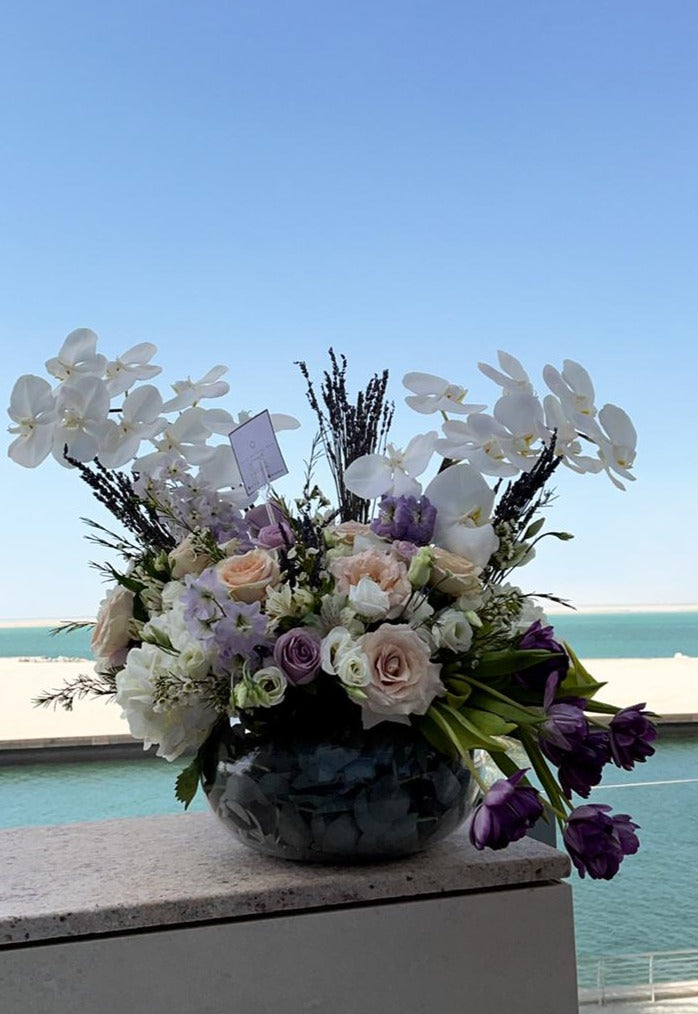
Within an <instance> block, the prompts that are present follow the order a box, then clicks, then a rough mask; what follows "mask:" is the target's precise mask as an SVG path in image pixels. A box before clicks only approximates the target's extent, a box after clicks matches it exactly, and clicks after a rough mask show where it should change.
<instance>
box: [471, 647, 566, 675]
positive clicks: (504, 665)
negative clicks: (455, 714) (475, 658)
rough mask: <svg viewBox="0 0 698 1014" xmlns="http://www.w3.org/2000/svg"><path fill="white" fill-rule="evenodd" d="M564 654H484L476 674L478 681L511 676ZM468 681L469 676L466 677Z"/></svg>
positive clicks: (519, 651)
mask: <svg viewBox="0 0 698 1014" xmlns="http://www.w3.org/2000/svg"><path fill="white" fill-rule="evenodd" d="M563 657H564V652H556V651H545V650H544V649H542V648H528V649H505V650H502V651H485V652H483V654H482V656H481V658H480V662H479V663H478V666H477V668H476V669H475V670H474V672H475V673H476V674H477V677H478V679H482V678H483V677H489V678H492V677H495V676H510V675H511V674H512V673H514V672H522V671H523V670H524V669H530V668H531V667H532V666H534V665H538V663H540V662H549V661H550V659H552V658H563ZM464 678H465V679H467V676H464Z"/></svg>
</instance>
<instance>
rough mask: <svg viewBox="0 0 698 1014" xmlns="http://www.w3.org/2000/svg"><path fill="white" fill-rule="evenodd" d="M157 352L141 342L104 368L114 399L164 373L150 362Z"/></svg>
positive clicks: (148, 343) (110, 392)
mask: <svg viewBox="0 0 698 1014" xmlns="http://www.w3.org/2000/svg"><path fill="white" fill-rule="evenodd" d="M156 352H157V348H156V347H155V345H152V344H151V343H150V342H141V343H140V344H139V345H134V346H133V347H132V348H130V349H128V351H126V352H124V353H123V355H121V356H117V357H116V359H113V360H112V361H111V362H109V363H107V365H106V366H105V368H104V380H105V382H106V385H107V390H108V391H109V394H110V395H111V397H112V398H115V397H116V396H117V395H119V394H123V393H124V392H125V391H128V390H129V388H130V387H133V385H134V384H135V383H136V381H138V380H152V378H153V377H157V375H158V373H162V367H161V366H152V365H150V360H151V359H152V358H153V356H154V355H155V353H156ZM161 400H162V399H161Z"/></svg>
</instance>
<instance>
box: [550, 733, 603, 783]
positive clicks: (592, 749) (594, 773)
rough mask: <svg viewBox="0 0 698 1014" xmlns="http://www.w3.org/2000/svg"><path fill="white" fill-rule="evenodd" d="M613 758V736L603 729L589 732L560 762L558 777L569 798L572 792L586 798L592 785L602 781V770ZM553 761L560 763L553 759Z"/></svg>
mask: <svg viewBox="0 0 698 1014" xmlns="http://www.w3.org/2000/svg"><path fill="white" fill-rule="evenodd" d="M610 759H611V738H610V736H609V734H608V733H607V732H606V731H605V730H603V729H594V730H593V731H591V732H589V733H588V735H587V736H586V738H585V740H584V741H583V742H582V743H580V744H579V745H578V746H576V747H575V748H574V750H573V751H571V752H570V753H566V754H564V755H563V757H562V759H561V760H560V762H559V767H558V777H559V779H560V785H561V786H562V791H563V792H564V793H565V795H566V796H567V798H568V799H571V798H572V793H573V792H576V793H577V795H578V796H583V797H584V798H585V799H586V797H587V796H588V795H589V792H590V790H591V787H592V786H593V785H598V784H599V782H600V781H601V772H602V771H603V768H604V766H605V765H606V764H608V762H609V761H610ZM553 763H558V762H557V761H555V760H553Z"/></svg>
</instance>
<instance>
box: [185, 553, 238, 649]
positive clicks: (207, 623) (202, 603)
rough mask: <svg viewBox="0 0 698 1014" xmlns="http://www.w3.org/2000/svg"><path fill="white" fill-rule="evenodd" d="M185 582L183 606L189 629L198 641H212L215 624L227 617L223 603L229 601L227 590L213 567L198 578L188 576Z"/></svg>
mask: <svg viewBox="0 0 698 1014" xmlns="http://www.w3.org/2000/svg"><path fill="white" fill-rule="evenodd" d="M184 582H185V584H186V589H185V590H184V591H183V592H182V605H183V606H184V622H185V623H186V625H187V629H188V631H189V633H190V634H191V635H192V637H195V638H196V639H197V640H199V641H202V642H206V641H210V640H211V639H212V638H213V635H214V626H215V624H216V623H217V622H218V620H220V619H221V617H222V616H224V615H225V611H224V608H223V605H222V603H225V602H226V601H228V593H227V590H226V588H225V587H224V586H223V584H222V583H221V581H220V580H219V578H218V575H217V574H216V571H215V570H214V568H213V567H208V568H207V569H206V570H204V571H202V573H201V574H199V576H198V577H194V576H193V575H192V574H187V576H186V577H185V579H184Z"/></svg>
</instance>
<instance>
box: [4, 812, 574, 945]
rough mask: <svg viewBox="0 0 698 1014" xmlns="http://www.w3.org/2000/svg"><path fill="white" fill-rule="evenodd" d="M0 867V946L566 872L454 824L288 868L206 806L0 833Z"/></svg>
mask: <svg viewBox="0 0 698 1014" xmlns="http://www.w3.org/2000/svg"><path fill="white" fill-rule="evenodd" d="M0 866H1V868H2V870H3V878H2V886H0V945H4V946H8V945H9V946H16V945H22V944H31V943H38V942H41V941H49V940H56V939H66V938H75V937H81V936H86V935H90V936H94V935H104V934H110V933H123V932H134V931H138V930H143V929H152V928H155V927H166V926H175V925H177V924H183V923H184V924H195V923H205V922H211V921H214V920H221V919H222V920H234V919H246V918H249V917H253V916H260V915H267V916H268V915H275V914H277V915H278V914H282V913H290V912H293V911H303V910H308V909H319V908H327V907H336V906H343V905H356V904H363V905H366V904H368V905H370V904H373V903H375V902H379V901H380V902H386V901H409V900H410V899H416V898H424V897H439V896H443V895H445V894H452V893H468V892H473V891H483V890H490V889H496V888H502V887H512V886H531V885H534V884H537V883H545V882H548V881H552V880H559V879H560V878H561V877H565V876H567V874H568V873H569V869H570V865H569V860H568V858H567V856H566V855H564V854H562V853H560V852H557V851H556V850H555V849H552V848H550V847H549V846H547V845H543V844H542V843H540V842H537V841H534V840H532V839H530V838H525V839H522V840H521V841H518V842H515V843H514V844H513V845H511V846H510V847H509V848H507V849H505V850H503V851H500V852H492V851H489V850H485V851H483V852H478V851H477V850H476V849H474V848H473V847H472V846H471V844H470V842H469V841H468V839H467V837H466V836H465V835H464V834H463V832H462V831H460V832H456V833H455V834H453V835H451V837H450V838H448V839H446V841H444V842H441V843H440V844H438V845H436V846H434V847H433V848H431V849H430V850H429V851H428V852H426V853H423V854H420V855H416V856H410V857H407V858H405V859H400V860H395V861H391V862H386V863H380V864H370V865H368V864H367V865H356V866H320V865H317V866H315V865H303V864H297V863H290V862H286V861H283V860H274V859H270V858H268V857H266V856H262V855H258V854H257V853H255V852H253V851H251V850H249V849H247V848H245V846H243V845H241V844H240V843H239V842H238V841H237V839H236V838H235V836H234V835H233V834H231V833H229V832H227V831H226V830H225V828H223V827H222V826H221V825H219V824H218V822H217V821H216V820H215V819H214V817H213V815H212V814H209V813H197V814H180V815H177V816H159V817H142V818H130V819H127V820H108V821H100V822H97V823H91V824H72V825H63V826H59V827H35V828H20V829H18V830H12V831H3V832H0Z"/></svg>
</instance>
